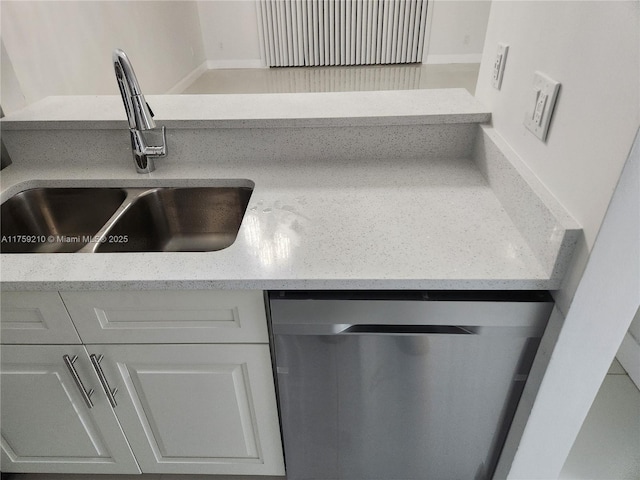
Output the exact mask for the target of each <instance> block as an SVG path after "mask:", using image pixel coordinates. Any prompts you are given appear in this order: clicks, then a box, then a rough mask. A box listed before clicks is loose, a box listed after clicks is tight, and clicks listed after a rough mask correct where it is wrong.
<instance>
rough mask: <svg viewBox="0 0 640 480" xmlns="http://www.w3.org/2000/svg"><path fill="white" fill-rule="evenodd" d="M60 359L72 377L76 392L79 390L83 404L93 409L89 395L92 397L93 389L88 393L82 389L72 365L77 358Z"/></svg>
mask: <svg viewBox="0 0 640 480" xmlns="http://www.w3.org/2000/svg"><path fill="white" fill-rule="evenodd" d="M62 358H63V359H64V363H65V364H66V365H67V368H68V369H69V373H70V374H71V376H72V377H73V381H74V382H76V386H77V387H78V390H80V394H81V395H82V398H83V400H84V403H86V404H87V407H89V408H91V407H93V402H92V401H91V395H93V388H90V389H89V391H87V389H86V388H84V384H83V383H82V380H81V379H80V375H78V372H77V371H76V367H74V366H73V364H74V363H76V360H78V356H77V355H74V356H73V358H72V357H69V355H64V356H63V357H62Z"/></svg>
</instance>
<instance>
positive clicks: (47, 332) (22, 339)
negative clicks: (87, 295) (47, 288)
mask: <svg viewBox="0 0 640 480" xmlns="http://www.w3.org/2000/svg"><path fill="white" fill-rule="evenodd" d="M0 304H1V314H2V315H1V317H0V318H1V320H0V329H1V330H0V333H1V336H0V338H1V339H2V343H34V344H52V345H53V344H78V343H80V338H79V337H78V334H77V333H76V329H75V328H74V327H73V323H72V322H71V318H69V314H68V313H67V309H66V308H65V307H64V304H63V303H62V300H61V299H60V295H58V292H2V296H1V297H0Z"/></svg>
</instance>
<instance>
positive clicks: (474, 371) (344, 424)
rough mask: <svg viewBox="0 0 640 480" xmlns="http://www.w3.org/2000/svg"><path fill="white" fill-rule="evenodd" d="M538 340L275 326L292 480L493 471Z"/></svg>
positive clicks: (423, 479)
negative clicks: (280, 329)
mask: <svg viewBox="0 0 640 480" xmlns="http://www.w3.org/2000/svg"><path fill="white" fill-rule="evenodd" d="M537 343H538V339H533V338H527V337H526V336H507V337H505V336H491V335H488V336H484V335H472V334H470V335H455V334H436V335H429V334H415V335H414V334H403V335H392V334H384V335H381V334H368V333H365V334H347V335H277V334H276V335H275V347H276V364H277V372H278V373H277V376H278V386H279V396H280V408H281V416H282V427H283V436H284V443H285V455H286V464H287V478H288V480H331V479H341V480H427V479H428V480H455V479H460V480H481V479H487V478H490V475H491V473H492V472H493V469H494V467H495V461H496V459H497V455H498V454H499V449H500V448H501V446H502V443H503V440H504V435H505V434H506V429H507V428H508V425H509V423H510V421H511V416H512V413H513V411H514V409H515V406H516V404H517V400H518V399H519V397H520V393H521V391H522V388H523V385H524V381H525V380H526V372H528V370H529V367H530V364H531V361H532V356H533V354H534V353H535V350H536V348H537Z"/></svg>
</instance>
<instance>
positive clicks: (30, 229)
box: [0, 188, 127, 253]
mask: <svg viewBox="0 0 640 480" xmlns="http://www.w3.org/2000/svg"><path fill="white" fill-rule="evenodd" d="M126 197H127V193H126V192H125V191H124V190H122V189H119V188H34V189H31V190H25V191H24V192H20V193H18V194H17V195H14V196H13V197H11V198H10V199H9V200H7V201H6V202H4V203H3V204H2V207H1V208H0V223H1V227H0V228H1V233H2V243H0V251H1V252H2V253H56V252H76V251H78V250H80V249H81V248H82V247H84V246H85V245H87V243H89V241H90V238H92V237H93V236H95V235H96V234H97V233H98V231H99V230H100V229H101V228H102V226H103V225H104V224H105V223H106V222H107V221H108V220H109V219H110V218H111V216H112V215H113V214H114V213H115V212H116V210H117V209H118V207H120V205H121V204H122V202H123V201H124V200H125V198H126Z"/></svg>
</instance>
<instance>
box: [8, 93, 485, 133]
mask: <svg viewBox="0 0 640 480" xmlns="http://www.w3.org/2000/svg"><path fill="white" fill-rule="evenodd" d="M146 99H147V101H148V102H149V104H150V105H151V107H152V109H153V111H154V113H155V114H156V121H157V122H158V123H159V124H161V125H165V126H167V127H168V128H238V127H244V128H278V127H305V126H309V127H318V126H332V127H339V126H371V125H417V124H423V125H433V124H454V123H482V122H487V121H489V120H490V118H491V114H490V112H489V110H488V109H487V108H486V107H484V106H483V105H482V104H481V103H480V102H478V101H477V100H476V99H475V98H474V97H473V96H471V95H470V94H469V92H467V91H466V90H464V89H461V88H460V89H432V90H399V91H376V92H331V93H273V94H241V95H238V94H235V95H227V94H219V95H147V96H146ZM125 121H126V117H125V113H124V107H123V105H122V99H121V98H120V96H119V95H82V96H53V97H47V98H45V99H43V100H41V101H39V102H36V103H34V104H32V105H30V106H28V107H26V108H24V109H22V110H20V111H18V112H15V113H12V114H10V115H8V116H7V117H5V118H3V119H2V128H3V129H6V130H25V129H43V128H47V129H63V128H65V129H74V128H82V129H91V128H101V129H112V128H113V129H115V128H123V124H124V122H125Z"/></svg>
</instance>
